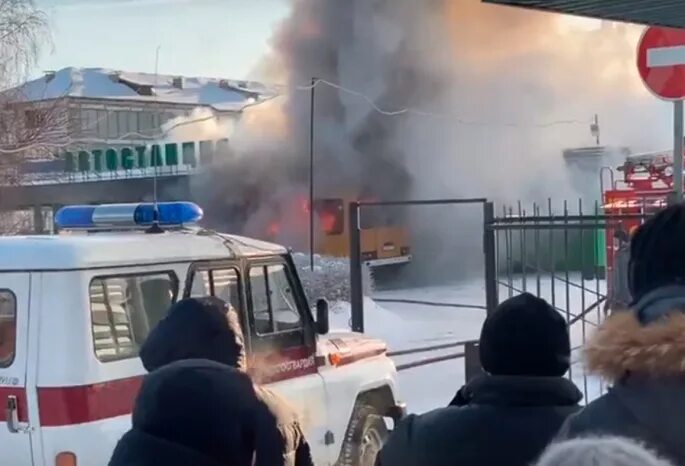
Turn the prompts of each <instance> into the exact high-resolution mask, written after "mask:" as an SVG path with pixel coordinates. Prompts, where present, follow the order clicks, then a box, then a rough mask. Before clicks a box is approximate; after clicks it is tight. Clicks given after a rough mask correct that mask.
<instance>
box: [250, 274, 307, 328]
mask: <svg viewBox="0 0 685 466" xmlns="http://www.w3.org/2000/svg"><path fill="white" fill-rule="evenodd" d="M250 296H251V298H252V309H251V312H252V317H253V320H254V325H255V331H256V333H257V335H268V334H273V333H283V332H293V331H301V330H302V319H301V316H300V313H299V311H298V308H297V302H296V300H295V295H294V293H293V288H292V283H291V281H290V277H289V276H288V274H287V272H286V269H285V266H284V265H283V264H272V265H264V266H261V265H260V266H257V267H252V268H250Z"/></svg>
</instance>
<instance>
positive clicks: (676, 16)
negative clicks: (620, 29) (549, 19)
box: [483, 0, 685, 28]
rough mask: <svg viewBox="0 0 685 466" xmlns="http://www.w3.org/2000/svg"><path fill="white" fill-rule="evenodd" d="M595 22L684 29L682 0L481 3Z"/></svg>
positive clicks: (511, 0)
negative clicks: (563, 15) (564, 15)
mask: <svg viewBox="0 0 685 466" xmlns="http://www.w3.org/2000/svg"><path fill="white" fill-rule="evenodd" d="M483 2H484V3H496V4H500V5H509V6H518V7H523V8H533V9H536V10H544V11H554V12H557V13H567V14H570V15H578V16H587V17H591V18H598V19H608V20H614V21H625V22H629V23H637V24H649V25H656V26H668V27H677V28H685V2H684V1H683V0H483Z"/></svg>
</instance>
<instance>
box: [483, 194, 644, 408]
mask: <svg viewBox="0 0 685 466" xmlns="http://www.w3.org/2000/svg"><path fill="white" fill-rule="evenodd" d="M646 217H647V214H645V213H640V214H630V215H610V216H608V215H605V214H603V213H602V212H601V209H600V206H599V204H598V203H595V204H594V205H592V206H591V207H590V208H589V209H588V208H584V206H583V202H582V201H578V202H576V203H575V204H574V205H573V206H572V205H571V204H570V203H568V202H564V203H563V204H561V205H557V206H554V205H553V203H552V201H551V200H549V201H548V202H547V203H546V205H539V204H532V205H531V206H530V208H529V209H526V208H524V207H523V205H522V204H521V203H518V205H517V206H516V207H505V208H502V209H501V210H499V212H498V214H497V216H493V217H491V218H490V219H488V218H486V220H485V222H484V235H485V238H486V241H484V244H485V247H486V248H488V247H492V248H493V250H491V251H487V250H486V251H485V258H486V281H488V280H491V281H493V282H494V284H492V283H491V286H486V291H487V292H488V293H491V294H492V296H490V297H489V299H488V303H489V304H490V303H498V302H499V300H500V299H506V298H509V297H512V296H515V295H517V294H520V293H524V292H528V293H531V294H533V295H535V296H538V297H541V298H543V299H545V300H546V301H547V302H549V303H550V304H551V305H552V306H553V307H554V308H555V309H557V310H558V311H559V312H560V313H561V314H562V315H563V316H564V317H565V318H566V320H567V322H568V324H569V330H570V334H571V346H572V361H571V368H570V370H569V373H568V377H569V378H570V379H571V380H572V381H573V382H575V383H576V385H577V386H578V387H579V388H580V390H581V391H582V392H583V395H584V399H585V400H586V402H587V401H591V400H592V399H594V398H596V397H598V396H599V395H601V394H602V393H603V392H604V391H605V388H606V387H605V386H604V383H603V381H602V380H600V379H598V378H596V377H594V376H592V375H589V374H587V373H586V372H585V370H584V367H583V359H582V347H583V345H584V343H585V342H586V341H587V338H588V337H589V336H590V335H591V333H592V332H593V331H594V330H595V329H596V328H597V326H598V325H600V324H601V323H602V321H603V320H604V319H605V317H606V315H607V312H608V307H607V276H612V274H613V273H614V270H613V267H612V263H611V262H609V263H607V261H606V258H607V251H608V250H609V249H611V248H614V247H615V245H614V237H613V236H614V235H613V232H614V231H615V230H616V229H617V228H621V226H622V222H624V221H627V220H630V221H635V220H638V221H640V222H641V221H643V220H644V219H645V218H646ZM492 310H493V309H488V311H489V312H492Z"/></svg>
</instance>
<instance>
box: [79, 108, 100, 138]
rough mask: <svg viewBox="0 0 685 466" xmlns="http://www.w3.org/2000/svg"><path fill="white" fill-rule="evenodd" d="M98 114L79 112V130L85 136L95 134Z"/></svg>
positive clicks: (94, 112)
mask: <svg viewBox="0 0 685 466" xmlns="http://www.w3.org/2000/svg"><path fill="white" fill-rule="evenodd" d="M97 125H98V114H97V111H96V110H81V130H82V131H83V132H84V133H85V134H86V135H91V134H95V133H97Z"/></svg>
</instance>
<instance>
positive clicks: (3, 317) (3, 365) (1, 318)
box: [0, 273, 35, 465]
mask: <svg viewBox="0 0 685 466" xmlns="http://www.w3.org/2000/svg"><path fill="white" fill-rule="evenodd" d="M30 277H31V276H30V274H29V273H0V403H1V408H2V413H3V414H2V417H1V418H0V463H2V464H26V465H30V464H33V458H32V455H31V429H30V428H29V425H30V421H32V420H31V419H29V409H28V398H27V387H26V371H27V351H28V333H29V292H30V287H31V278H30ZM34 421H35V420H34Z"/></svg>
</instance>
